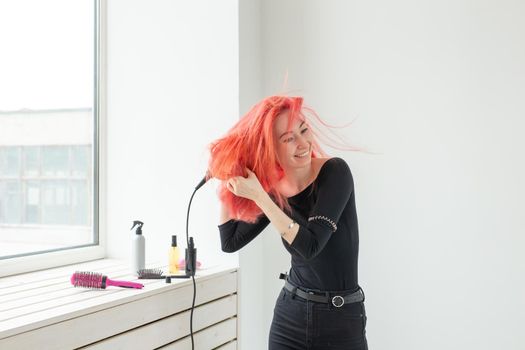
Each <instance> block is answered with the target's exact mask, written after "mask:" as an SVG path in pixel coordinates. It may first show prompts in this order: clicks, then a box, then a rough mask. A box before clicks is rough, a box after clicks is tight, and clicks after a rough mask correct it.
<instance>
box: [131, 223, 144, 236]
mask: <svg viewBox="0 0 525 350" xmlns="http://www.w3.org/2000/svg"><path fill="white" fill-rule="evenodd" d="M137 225H138V226H139V227H137V231H136V232H135V233H136V234H137V235H141V234H142V226H143V225H144V223H143V222H142V221H138V220H135V221H133V226H131V229H132V230H133V228H134V227H135V226H137Z"/></svg>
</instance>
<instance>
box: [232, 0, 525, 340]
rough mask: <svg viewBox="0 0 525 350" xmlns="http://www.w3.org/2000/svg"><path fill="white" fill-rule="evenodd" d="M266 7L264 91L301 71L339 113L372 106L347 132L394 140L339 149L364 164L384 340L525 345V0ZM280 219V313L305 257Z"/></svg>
mask: <svg viewBox="0 0 525 350" xmlns="http://www.w3.org/2000/svg"><path fill="white" fill-rule="evenodd" d="M262 11H263V17H262V18H263V19H262V54H263V59H262V62H263V73H262V75H263V77H264V86H263V95H269V94H272V93H274V92H276V91H279V90H280V89H281V86H282V80H283V76H284V73H285V71H286V70H287V69H288V71H289V88H290V89H291V90H296V93H299V94H303V95H304V96H305V101H306V103H307V104H309V105H310V106H312V107H314V108H315V109H316V110H317V112H318V113H319V114H320V115H321V116H322V117H324V118H325V119H326V120H327V121H329V122H332V123H335V124H342V123H344V122H347V121H350V120H353V119H354V118H355V117H358V118H357V120H356V121H355V124H354V126H353V127H351V128H350V129H348V131H347V132H345V133H344V135H345V136H346V137H347V138H348V139H349V140H350V141H352V142H353V143H355V144H357V145H360V146H364V147H367V148H368V149H369V150H371V151H374V152H378V154H376V155H370V154H366V153H343V152H332V154H334V155H339V156H343V157H344V158H345V159H346V160H347V161H348V163H349V164H350V167H351V169H352V171H353V174H354V178H355V186H356V199H357V209H358V216H359V224H360V237H361V250H360V266H359V271H360V284H361V285H362V287H363V288H364V290H365V293H366V307H367V313H368V317H369V318H368V320H369V323H368V329H367V335H368V340H369V345H370V348H371V349H379V350H380V349H385V350H397V349H399V350H410V349H414V350H420V349H426V350H432V349H436V350H437V349H439V350H441V349H487V350H488V349H515V350H518V349H523V348H525V338H524V337H523V336H522V335H521V333H522V329H521V328H522V326H523V323H524V319H523V317H524V316H523V315H525V299H524V298H523V295H525V280H524V279H523V278H522V277H523V275H524V273H525V259H524V258H523V254H522V251H523V247H524V245H525V235H523V233H524V229H523V227H525V219H524V217H525V216H524V215H523V202H522V200H523V198H525V184H524V182H523V178H524V177H525V165H524V162H523V159H524V154H523V153H524V150H525V139H524V138H523V137H522V135H521V134H522V133H523V131H524V130H525V119H523V117H524V114H525V105H524V104H523V96H524V95H525V84H524V81H525V66H524V65H523V62H525V42H524V41H523V40H522V38H523V34H524V33H525V22H523V21H522V17H523V13H524V11H525V5H524V4H523V3H521V2H518V1H510V0H504V1H495V0H492V1H483V2H472V1H457V0H456V1H441V2H436V1H397V2H391V1H375V2H362V1H361V2H358V1H346V0H344V1H342V0H340V1H335V0H334V1H321V0H317V1H313V0H310V1H304V0H294V1H291V0H288V1H282V0H267V1H264V2H263V6H262ZM297 90H299V91H297ZM329 151H331V150H329ZM273 233H274V234H273V235H271V234H268V235H265V236H264V240H265V242H264V245H265V246H264V248H263V249H264V255H265V256H269V255H270V254H271V256H272V259H265V271H267V272H268V273H267V276H266V278H265V280H264V283H265V284H266V285H267V295H268V296H267V299H266V304H267V305H266V308H265V309H266V317H267V323H268V326H269V322H270V320H271V310H273V304H274V302H275V296H276V294H277V293H278V290H279V289H280V287H281V286H282V283H281V282H280V281H278V280H276V277H275V274H276V273H278V272H279V271H281V270H282V269H283V268H287V267H288V266H289V256H288V255H287V253H286V252H285V250H284V249H283V247H282V245H281V242H280V240H279V239H278V235H277V234H276V233H275V232H273ZM242 267H243V266H242V264H241V268H242ZM266 331H267V330H266V329H265V330H262V331H261V337H264V336H266V334H265V332H266Z"/></svg>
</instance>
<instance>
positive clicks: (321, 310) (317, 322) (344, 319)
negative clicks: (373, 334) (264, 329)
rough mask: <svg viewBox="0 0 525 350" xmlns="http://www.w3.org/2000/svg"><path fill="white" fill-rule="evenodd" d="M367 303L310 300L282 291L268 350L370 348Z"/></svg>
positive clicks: (359, 349) (277, 303) (278, 300)
mask: <svg viewBox="0 0 525 350" xmlns="http://www.w3.org/2000/svg"><path fill="white" fill-rule="evenodd" d="M366 319H367V318H366V312H365V305H364V302H356V303H351V304H345V305H343V306H342V307H340V308H337V307H335V306H333V305H331V304H323V303H316V302H313V301H307V300H305V299H302V298H301V297H298V296H294V295H292V294H291V293H290V292H289V291H287V290H286V289H284V287H283V289H282V290H281V293H280V294H279V297H278V298H277V301H276V303H275V308H274V313H273V321H272V325H271V328H270V335H269V341H268V348H269V350H290V349H297V350H330V349H334V350H336V349H345V350H368V343H367V341H366V330H365V328H366Z"/></svg>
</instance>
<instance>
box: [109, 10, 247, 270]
mask: <svg viewBox="0 0 525 350" xmlns="http://www.w3.org/2000/svg"><path fill="white" fill-rule="evenodd" d="M107 5H108V69H107V71H108V107H107V116H108V120H107V125H108V147H107V148H108V161H107V169H108V170H107V172H108V184H107V188H108V208H107V209H108V215H107V216H108V224H107V231H108V255H109V256H110V257H119V258H126V257H128V254H129V248H130V240H129V238H130V237H129V235H130V228H131V224H132V221H133V220H137V219H138V220H142V221H144V222H145V225H144V230H143V231H144V235H145V238H146V258H147V259H151V260H161V261H166V263H167V258H168V255H167V254H168V248H169V246H170V242H171V235H172V234H177V235H178V240H179V246H180V247H181V250H182V253H184V248H185V247H186V238H185V223H186V211H187V205H188V201H189V199H190V195H191V193H192V191H193V189H194V187H195V186H196V185H197V183H198V182H199V181H200V180H201V178H202V177H203V176H204V172H205V170H206V166H207V161H208V152H207V145H208V143H209V142H210V141H211V140H213V139H215V138H218V137H220V136H221V135H222V134H223V133H224V132H226V131H227V129H228V128H229V127H230V126H231V124H232V123H233V122H235V121H236V120H237V119H238V114H239V105H238V99H239V96H238V94H239V91H238V76H239V75H238V8H237V1H235V0H227V1H220V2H217V1H212V0H209V1H192V2H184V1H169V0H162V1H161V0H155V1H147V2H145V1H137V0H133V1H129V0H127V1H122V0H114V1H109V2H108V3H107ZM215 189H216V183H213V182H212V183H208V184H206V186H204V187H203V188H202V189H201V190H200V191H199V192H197V194H196V195H195V197H194V199H193V205H192V210H191V219H190V235H191V236H194V237H195V244H196V247H197V258H198V260H202V262H203V264H204V266H210V265H212V264H216V263H219V262H231V263H233V264H237V263H238V257H237V255H235V254H225V253H222V251H221V249H220V239H219V235H218V231H217V223H218V220H219V207H218V201H217V199H216V194H215Z"/></svg>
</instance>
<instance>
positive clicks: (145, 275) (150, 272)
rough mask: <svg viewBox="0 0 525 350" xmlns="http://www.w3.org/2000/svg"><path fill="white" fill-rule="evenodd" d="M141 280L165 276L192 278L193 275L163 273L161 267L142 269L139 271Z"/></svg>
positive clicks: (160, 278)
mask: <svg viewBox="0 0 525 350" xmlns="http://www.w3.org/2000/svg"><path fill="white" fill-rule="evenodd" d="M137 275H138V276H139V279H140V280H162V279H165V278H168V277H169V278H190V277H191V275H163V274H162V270H161V269H140V270H138V271H137Z"/></svg>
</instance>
